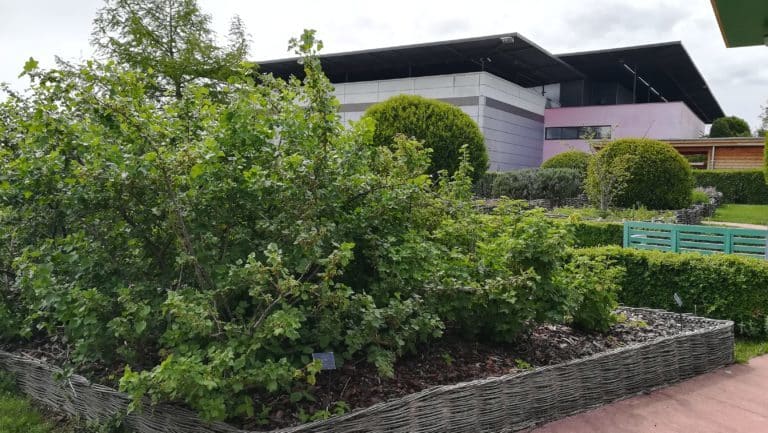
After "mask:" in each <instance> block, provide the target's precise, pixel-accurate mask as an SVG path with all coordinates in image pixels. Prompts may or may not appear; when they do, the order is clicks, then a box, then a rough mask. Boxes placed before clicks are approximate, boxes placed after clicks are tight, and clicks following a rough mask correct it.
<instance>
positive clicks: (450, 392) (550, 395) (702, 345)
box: [0, 309, 733, 433]
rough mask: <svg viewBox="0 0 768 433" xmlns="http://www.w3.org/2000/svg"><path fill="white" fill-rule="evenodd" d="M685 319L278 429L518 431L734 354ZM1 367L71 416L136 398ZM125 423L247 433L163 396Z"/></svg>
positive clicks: (4, 355) (289, 432)
mask: <svg viewBox="0 0 768 433" xmlns="http://www.w3.org/2000/svg"><path fill="white" fill-rule="evenodd" d="M643 311H649V312H654V313H656V314H661V315H669V314H673V313H668V312H663V311H660V310H647V309H644V310H643ZM675 316H677V315H676V314H675ZM682 318H683V320H685V321H687V322H689V323H695V324H699V325H701V326H702V328H701V329H699V330H697V331H691V332H686V333H682V334H678V335H674V336H671V337H664V338H659V339H656V340H652V341H649V342H645V343H641V344H636V345H632V346H626V347H622V348H619V349H615V350H611V351H607V352H603V353H599V354H597V355H593V356H590V357H587V358H582V359H578V360H574V361H570V362H566V363H562V364H558V365H554V366H548V367H541V368H537V369H534V370H529V371H526V372H522V373H517V374H512V375H507V376H501V377H494V378H488V379H481V380H475V381H471V382H464V383H458V384H455V385H445V386H436V387H433V388H429V389H426V390H424V391H421V392H417V393H414V394H410V395H408V396H405V397H403V398H399V399H396V400H392V401H388V402H384V403H379V404H376V405H374V406H371V407H368V408H365V409H360V410H356V411H353V412H350V413H348V414H345V415H341V416H338V417H335V418H331V419H329V420H326V421H317V422H313V423H309V424H303V425H300V426H296V427H291V428H286V429H281V430H275V431H274V432H275V433H278V432H280V433H319V432H334V433H363V432H376V433H378V432H382V433H383V432H399V433H428V432H430V433H431V432H434V433H438V432H440V433H443V432H455V433H466V432H514V431H518V430H522V429H526V428H529V427H532V426H534V425H537V424H541V423H544V422H547V421H552V420H555V419H559V418H563V417H565V416H568V415H571V414H574V413H578V412H582V411H585V410H587V409H590V408H594V407H597V406H600V405H603V404H606V403H609V402H612V401H616V400H620V399H622V398H626V397H629V396H632V395H635V394H638V393H641V392H646V391H649V390H652V389H655V388H659V387H662V386H665V385H668V384H672V383H675V382H678V381H681V380H684V379H687V378H690V377H692V376H695V375H698V374H701V373H704V372H707V371H710V370H712V369H715V368H717V367H721V366H724V365H727V364H730V363H731V362H732V361H733V322H730V321H722V320H712V319H704V318H700V317H694V316H690V315H684V316H682ZM0 368H3V369H5V370H8V371H11V372H13V373H14V374H15V375H16V378H17V381H18V383H19V386H20V389H21V390H22V391H23V392H24V393H26V394H28V395H29V396H30V397H31V398H32V399H34V400H36V401H38V402H40V403H43V404H45V405H47V406H50V407H51V408H53V409H55V410H59V411H61V412H64V413H66V414H69V415H77V416H80V417H82V418H86V419H89V420H106V419H109V418H110V417H112V416H114V415H115V414H117V413H121V412H124V411H125V409H126V406H127V405H128V403H129V397H128V396H127V395H125V394H123V393H120V392H118V391H116V390H114V389H111V388H108V387H105V386H101V385H98V384H91V383H90V382H88V381H87V380H86V379H85V378H83V377H81V376H76V375H75V376H71V378H70V379H69V380H66V381H61V380H56V379H54V376H55V375H56V374H57V373H58V372H60V370H59V369H58V368H56V367H53V366H50V365H48V364H45V363H42V362H40V361H37V360H34V359H30V358H26V357H22V356H19V355H16V354H12V353H8V352H2V351H0ZM124 423H125V425H126V426H127V427H128V428H129V429H131V430H132V431H135V432H137V433H246V432H244V431H243V430H238V429H236V428H234V427H231V426H229V425H227V424H224V423H213V424H210V423H205V422H203V421H200V420H199V419H198V418H197V416H195V415H194V414H193V413H192V412H190V411H189V410H186V409H183V408H179V407H176V406H172V405H165V404H160V405H157V406H154V407H152V406H150V405H148V404H145V407H144V410H142V411H140V412H133V413H131V414H128V415H127V416H126V417H125V419H124Z"/></svg>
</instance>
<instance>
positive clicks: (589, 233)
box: [572, 221, 624, 248]
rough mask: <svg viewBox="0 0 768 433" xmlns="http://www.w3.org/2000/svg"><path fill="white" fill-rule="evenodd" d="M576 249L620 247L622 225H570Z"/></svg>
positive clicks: (591, 222)
mask: <svg viewBox="0 0 768 433" xmlns="http://www.w3.org/2000/svg"><path fill="white" fill-rule="evenodd" d="M572 227H573V236H574V238H575V239H576V242H575V243H574V246H575V247H576V248H589V247H604V246H608V245H617V246H621V245H622V244H623V243H624V224H622V223H616V222H598V221H580V222H577V223H573V224H572Z"/></svg>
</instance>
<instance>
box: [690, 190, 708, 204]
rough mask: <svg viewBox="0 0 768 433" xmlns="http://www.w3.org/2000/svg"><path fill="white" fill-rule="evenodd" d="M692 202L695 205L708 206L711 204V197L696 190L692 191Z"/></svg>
mask: <svg viewBox="0 0 768 433" xmlns="http://www.w3.org/2000/svg"><path fill="white" fill-rule="evenodd" d="M691 202H692V203H693V204H706V203H709V196H708V195H707V193H705V192H704V191H700V190H697V189H694V190H693V191H691Z"/></svg>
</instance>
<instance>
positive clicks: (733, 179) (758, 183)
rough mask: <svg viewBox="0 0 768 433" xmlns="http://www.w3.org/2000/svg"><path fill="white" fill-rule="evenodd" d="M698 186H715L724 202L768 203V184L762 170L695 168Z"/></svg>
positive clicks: (694, 175) (694, 173) (694, 174)
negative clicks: (721, 194)
mask: <svg viewBox="0 0 768 433" xmlns="http://www.w3.org/2000/svg"><path fill="white" fill-rule="evenodd" d="M693 177H694V179H695V182H696V186H698V187H714V188H715V189H717V191H719V192H721V193H723V202H724V203H735V204H768V185H766V182H765V175H764V174H763V172H762V170H695V171H694V172H693Z"/></svg>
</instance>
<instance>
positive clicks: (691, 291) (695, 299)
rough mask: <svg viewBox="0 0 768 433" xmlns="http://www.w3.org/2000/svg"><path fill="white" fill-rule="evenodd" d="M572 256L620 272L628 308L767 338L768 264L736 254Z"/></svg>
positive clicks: (590, 252) (602, 252)
mask: <svg viewBox="0 0 768 433" xmlns="http://www.w3.org/2000/svg"><path fill="white" fill-rule="evenodd" d="M576 254H579V255H585V256H587V257H590V258H592V259H599V260H609V261H611V262H613V263H615V264H616V265H617V266H620V267H622V268H624V270H625V273H624V274H623V277H622V278H621V283H620V286H621V290H620V292H619V301H620V302H621V303H623V304H625V305H629V306H632V307H650V308H662V309H666V310H677V309H678V308H677V306H676V304H675V301H674V300H673V296H674V294H675V293H678V294H679V295H680V297H681V298H682V300H683V310H684V311H685V312H688V313H696V314H698V315H701V316H705V317H713V318H717V319H730V320H733V321H734V322H735V323H736V332H737V333H739V334H743V335H754V336H757V335H767V334H768V328H766V325H768V322H766V319H767V318H768V291H767V290H766V289H765V288H766V287H768V262H766V261H764V260H759V259H753V258H748V257H740V256H736V255H702V254H697V253H687V254H677V253H667V252H660V251H643V250H636V249H629V248H620V247H602V248H587V249H582V250H578V251H577V252H576Z"/></svg>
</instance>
